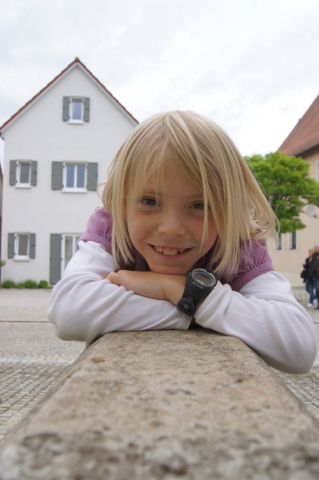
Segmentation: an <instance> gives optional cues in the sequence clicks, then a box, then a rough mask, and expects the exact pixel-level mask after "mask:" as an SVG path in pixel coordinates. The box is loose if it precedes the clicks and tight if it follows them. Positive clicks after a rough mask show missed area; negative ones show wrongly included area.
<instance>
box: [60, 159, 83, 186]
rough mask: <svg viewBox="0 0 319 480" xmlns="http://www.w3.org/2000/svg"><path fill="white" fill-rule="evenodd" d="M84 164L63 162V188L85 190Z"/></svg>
mask: <svg viewBox="0 0 319 480" xmlns="http://www.w3.org/2000/svg"><path fill="white" fill-rule="evenodd" d="M86 170H87V165H86V164H75V163H65V164H64V179H63V180H64V181H63V185H64V190H65V191H68V190H72V191H74V190H77V191H86Z"/></svg>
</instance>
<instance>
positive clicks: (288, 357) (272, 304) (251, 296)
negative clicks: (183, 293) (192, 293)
mask: <svg viewBox="0 0 319 480" xmlns="http://www.w3.org/2000/svg"><path fill="white" fill-rule="evenodd" d="M195 318H196V323H198V324H199V325H201V326H203V327H205V328H211V329H213V330H216V331H217V332H220V333H224V334H225V335H232V336H234V337H238V338H240V339H241V340H243V341H244V342H245V343H246V344H247V345H249V346H250V347H251V348H252V349H253V350H254V351H255V352H257V353H258V354H259V355H260V356H261V357H262V358H263V359H264V360H265V361H266V362H267V363H268V364H269V365H270V366H272V367H274V368H277V369H278V370H282V371H284V372H287V373H305V372H307V371H308V370H309V369H310V368H311V366H312V364H313V362H314V360H315V358H316V353H317V339H316V330H315V327H314V325H313V321H312V320H311V318H310V316H309V315H308V313H307V312H306V310H305V309H304V308H303V307H302V306H301V305H300V304H299V303H298V302H297V301H296V300H295V298H294V296H293V294H292V290H291V285H290V283H289V282H288V280H286V278H284V277H283V276H282V275H280V274H278V273H275V272H268V273H264V274H263V275H260V276H259V277H256V278H255V279H254V280H252V281H251V282H249V283H247V284H246V285H245V286H244V287H243V288H242V289H241V290H240V292H239V293H237V292H234V291H232V290H231V288H230V287H229V286H228V285H221V284H218V285H217V287H216V288H215V289H214V290H213V292H212V293H211V294H210V295H209V296H208V297H207V299H206V300H205V301H204V302H203V303H202V305H201V306H200V307H199V308H198V310H197V312H196V314H195Z"/></svg>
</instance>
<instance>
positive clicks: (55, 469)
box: [0, 329, 319, 480]
mask: <svg viewBox="0 0 319 480" xmlns="http://www.w3.org/2000/svg"><path fill="white" fill-rule="evenodd" d="M318 477H319V423H318V422H317V420H316V419H315V418H314V417H313V416H312V415H311V414H310V413H308V411H306V409H305V408H304V407H303V405H302V404H301V403H300V402H299V401H298V400H297V399H296V397H294V396H293V395H292V394H291V393H290V392H289V391H288V390H287V388H286V387H285V385H284V384H283V383H282V382H281V381H280V380H279V378H277V377H276V376H275V375H274V374H273V373H272V371H271V370H270V369H269V368H268V367H267V365H265V363H264V362H263V361H262V360H260V359H259V357H258V356H257V355H256V354H255V353H254V352H252V350H250V349H249V348H248V347H247V346H246V345H245V344H243V343H242V342H241V341H240V340H238V339H236V338H232V337H225V336H221V335H217V334H214V333H212V332H210V331H206V330H203V329H201V330H200V329H194V330H189V331H158V332H140V333H136V332H130V333H112V334H108V335H105V336H104V337H102V338H101V339H100V340H98V341H97V342H96V343H94V344H93V345H91V346H90V347H89V348H88V349H87V350H86V351H85V352H84V353H83V354H82V355H81V356H80V358H79V359H78V360H77V362H76V363H75V364H74V365H72V366H71V367H70V368H69V369H68V370H67V372H66V373H65V374H64V375H63V377H62V378H61V380H60V381H59V382H58V383H57V384H56V386H55V387H54V388H53V389H52V390H51V391H50V392H49V393H48V395H47V396H46V398H45V399H44V400H43V401H42V402H41V403H40V404H39V405H38V406H37V407H36V409H35V410H33V411H32V413H31V414H30V415H29V416H28V417H27V418H26V419H25V420H24V421H23V422H22V423H21V424H20V426H19V427H18V428H17V429H16V430H15V431H14V432H13V433H12V434H11V435H10V436H9V437H8V438H7V439H6V441H5V442H4V443H3V444H2V446H1V449H0V479H1V480H18V479H19V480H20V479H23V480H29V479H30V480H37V479H41V480H43V479H45V480H57V479H59V480H66V479H68V480H69V479H72V480H81V479H89V480H102V479H103V480H105V479H108V480H109V479H110V480H113V479H116V480H131V479H143V480H144V479H145V480H153V479H163V478H164V479H167V480H171V479H175V478H184V479H192V480H206V479H207V480H208V479H209V480H212V479H229V480H230V479H231V480H234V479H243V480H245V479H258V480H263V479H295V480H301V479H303V480H304V479H318Z"/></svg>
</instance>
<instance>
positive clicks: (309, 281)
mask: <svg viewBox="0 0 319 480" xmlns="http://www.w3.org/2000/svg"><path fill="white" fill-rule="evenodd" d="M314 252H315V249H314V248H311V249H310V250H309V255H308V257H307V258H306V260H305V262H304V264H303V267H304V272H305V277H304V281H305V289H306V291H307V292H308V293H309V303H308V305H307V307H312V306H313V302H314V299H315V298H316V295H315V292H314V284H313V274H312V268H311V266H312V265H311V260H312V256H313V254H314Z"/></svg>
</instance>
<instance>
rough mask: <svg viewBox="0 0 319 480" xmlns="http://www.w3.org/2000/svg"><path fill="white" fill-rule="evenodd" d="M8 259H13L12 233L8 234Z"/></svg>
mask: <svg viewBox="0 0 319 480" xmlns="http://www.w3.org/2000/svg"><path fill="white" fill-rule="evenodd" d="M8 258H14V233H8Z"/></svg>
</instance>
